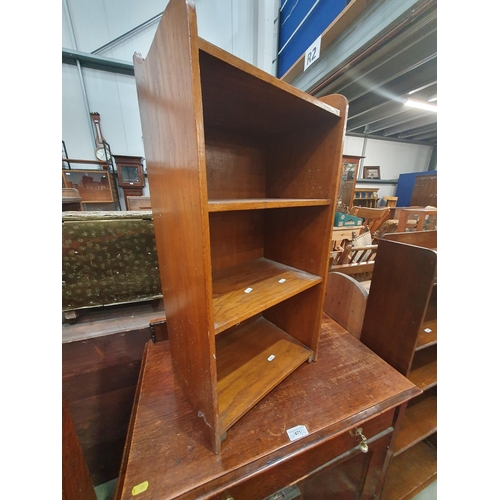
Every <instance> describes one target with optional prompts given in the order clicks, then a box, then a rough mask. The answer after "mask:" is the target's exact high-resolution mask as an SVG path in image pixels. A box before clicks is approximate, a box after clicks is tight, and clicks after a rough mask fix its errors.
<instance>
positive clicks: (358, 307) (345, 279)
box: [323, 272, 368, 339]
mask: <svg viewBox="0 0 500 500" xmlns="http://www.w3.org/2000/svg"><path fill="white" fill-rule="evenodd" d="M367 299H368V292H367V291H366V290H365V289H364V288H363V286H361V284H360V283H359V282H358V281H356V280H355V279H353V278H351V277H350V276H348V275H346V274H342V273H336V272H333V273H329V274H328V279H327V283H326V291H325V304H324V306H323V310H324V311H325V312H326V314H328V315H329V316H330V317H331V318H332V319H334V320H335V321H336V322H337V323H339V324H340V325H341V326H343V327H344V328H345V329H346V330H347V331H348V332H349V333H351V334H352V335H354V337H356V338H357V339H359V337H360V335H361V327H362V326H363V318H364V316H365V309H366V301H367Z"/></svg>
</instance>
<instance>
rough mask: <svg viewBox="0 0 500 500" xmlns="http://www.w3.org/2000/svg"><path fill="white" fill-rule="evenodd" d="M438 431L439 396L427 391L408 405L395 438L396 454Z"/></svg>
mask: <svg viewBox="0 0 500 500" xmlns="http://www.w3.org/2000/svg"><path fill="white" fill-rule="evenodd" d="M436 431H437V396H436V393H435V392H434V391H426V392H425V393H424V394H422V395H421V396H419V397H418V398H416V399H415V400H414V401H411V403H410V404H409V405H408V408H407V409H406V411H405V414H404V416H403V419H402V422H401V427H400V428H399V430H398V433H397V435H396V438H395V440H394V454H395V455H398V454H400V453H401V452H404V451H405V450H406V449H408V448H410V447H411V446H413V445H415V444H416V443H418V442H419V441H422V440H423V439H425V438H426V437H428V436H430V435H431V434H433V433H434V432H436Z"/></svg>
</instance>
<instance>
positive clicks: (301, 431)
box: [286, 425, 309, 441]
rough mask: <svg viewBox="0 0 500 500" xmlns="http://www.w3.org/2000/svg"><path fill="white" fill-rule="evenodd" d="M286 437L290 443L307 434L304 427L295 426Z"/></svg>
mask: <svg viewBox="0 0 500 500" xmlns="http://www.w3.org/2000/svg"><path fill="white" fill-rule="evenodd" d="M286 432H287V434H288V437H289V438H290V441H295V440H296V439H300V438H301V437H304V436H307V435H308V434H309V432H308V430H307V429H306V426H305V425H296V426H295V427H292V428H291V429H288V430H287V431H286Z"/></svg>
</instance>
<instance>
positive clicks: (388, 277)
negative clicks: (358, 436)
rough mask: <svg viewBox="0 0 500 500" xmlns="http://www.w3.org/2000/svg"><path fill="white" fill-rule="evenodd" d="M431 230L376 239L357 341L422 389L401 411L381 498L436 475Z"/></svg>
mask: <svg viewBox="0 0 500 500" xmlns="http://www.w3.org/2000/svg"><path fill="white" fill-rule="evenodd" d="M436 248H437V231H424V232H413V233H393V234H390V235H386V236H385V237H384V239H382V240H379V243H378V252H377V259H376V262H375V266H374V269H373V276H372V281H371V286H370V293H369V296H368V301H367V305H366V312H365V317H364V321H363V327H362V331H361V337H360V340H361V341H362V342H363V343H364V344H366V345H367V346H368V347H370V349H372V350H373V351H374V352H375V353H377V354H378V355H379V356H380V357H382V358H383V359H384V360H385V361H387V362H388V363H389V364H391V365H392V366H393V367H394V368H396V369H397V370H398V371H399V372H400V373H402V374H403V375H405V376H406V377H408V379H409V380H411V381H412V382H413V383H414V384H415V385H416V386H417V387H419V388H420V389H422V391H424V392H423V394H422V395H420V396H419V397H418V398H415V399H414V400H412V401H410V402H409V403H408V406H407V408H406V410H404V411H402V412H401V415H400V422H399V429H398V431H397V434H396V437H395V442H394V448H393V457H392V461H391V465H390V468H389V472H388V475H387V479H386V482H385V486H384V491H383V495H382V498H383V499H384V500H394V499H403V498H411V497H412V496H414V495H415V494H416V493H418V492H419V491H420V490H421V489H423V488H424V487H425V486H427V485H428V484H429V483H430V482H432V481H434V480H435V479H436V477H437V465H436V464H437V461H436V438H437V279H436V270H437V251H436Z"/></svg>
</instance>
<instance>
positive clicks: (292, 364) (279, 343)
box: [216, 317, 313, 432]
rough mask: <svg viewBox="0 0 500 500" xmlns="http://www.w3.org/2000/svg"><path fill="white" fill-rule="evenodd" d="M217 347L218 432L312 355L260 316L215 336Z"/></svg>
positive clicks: (222, 430)
mask: <svg viewBox="0 0 500 500" xmlns="http://www.w3.org/2000/svg"><path fill="white" fill-rule="evenodd" d="M216 350H217V391H218V400H219V419H220V421H219V422H220V429H221V432H225V431H226V430H227V429H229V427H231V425H233V424H234V423H235V422H236V421H237V420H238V419H239V418H241V417H242V416H243V415H244V414H245V413H246V412H247V411H248V410H250V409H251V408H252V407H253V406H254V405H255V404H257V403H258V402H259V401H260V400H261V399H262V398H263V397H264V396H266V395H267V394H268V393H269V392H270V391H271V390H272V389H274V387H276V386H277V385H278V384H279V383H280V382H281V381H282V380H284V379H285V378H286V377H287V376H288V375H290V374H291V373H292V372H293V371H294V370H296V369H297V368H298V367H299V366H300V365H301V364H302V363H304V361H306V360H307V359H309V358H312V355H313V351H311V350H310V349H309V348H307V347H305V346H304V345H302V344H301V343H300V342H298V341H297V340H295V339H294V338H293V337H291V336H290V335H288V334H287V333H286V332H284V331H283V330H281V329H280V328H278V327H276V326H275V325H273V324H272V323H271V322H269V321H268V320H266V319H265V318H263V317H259V318H257V319H255V320H252V321H250V322H249V323H245V324H244V325H242V326H240V327H238V328H235V329H232V330H231V331H228V332H227V333H224V334H221V335H219V336H217V343H216Z"/></svg>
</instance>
